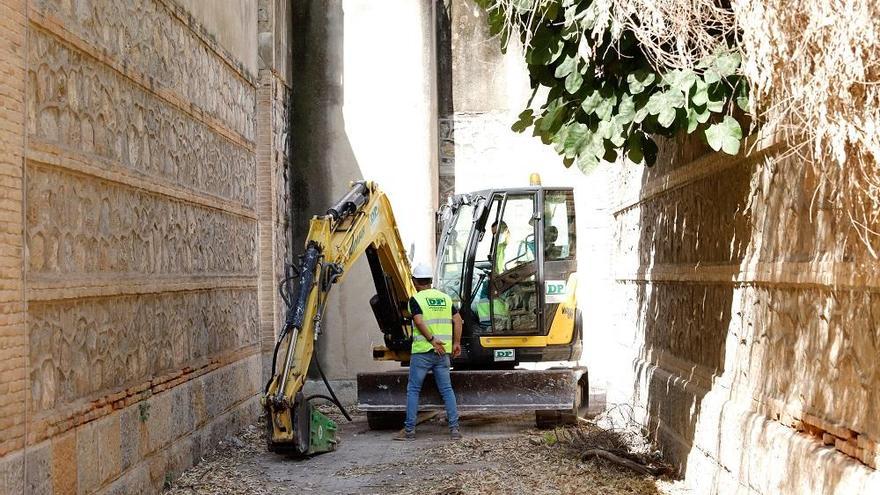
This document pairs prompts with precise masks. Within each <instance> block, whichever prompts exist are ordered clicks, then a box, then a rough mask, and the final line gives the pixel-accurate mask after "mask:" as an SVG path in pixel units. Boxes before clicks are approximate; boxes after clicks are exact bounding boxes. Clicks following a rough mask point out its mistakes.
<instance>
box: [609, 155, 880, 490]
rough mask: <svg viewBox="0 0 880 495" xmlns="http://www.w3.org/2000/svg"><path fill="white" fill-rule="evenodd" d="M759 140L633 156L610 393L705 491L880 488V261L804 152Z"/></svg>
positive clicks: (620, 234) (624, 189)
mask: <svg viewBox="0 0 880 495" xmlns="http://www.w3.org/2000/svg"><path fill="white" fill-rule="evenodd" d="M757 149H758V151H755V152H753V153H752V154H751V155H749V156H748V157H742V156H740V157H729V156H726V155H720V154H713V153H707V152H706V150H705V149H704V148H703V147H702V145H700V144H699V143H694V142H692V140H691V142H686V141H681V142H678V143H668V144H667V146H666V150H665V152H664V153H663V155H662V156H661V158H660V159H659V160H658V162H659V163H658V165H656V166H655V167H653V168H650V169H646V168H642V167H635V166H622V168H621V169H622V173H621V174H620V177H619V182H618V184H617V188H616V190H617V192H618V197H619V199H620V202H619V205H618V206H617V207H616V208H615V213H614V218H615V225H616V227H615V244H616V250H615V274H616V279H617V281H618V290H617V297H616V300H617V301H618V303H619V304H618V310H619V313H618V314H619V317H618V318H616V319H615V321H617V322H619V324H618V325H616V327H615V330H614V335H615V336H616V340H617V345H616V346H615V347H616V349H615V350H614V351H612V354H615V355H619V356H626V355H627V353H631V354H632V361H630V360H629V359H622V360H620V361H618V362H619V363H621V364H620V366H619V367H618V369H617V370H616V372H615V373H614V375H613V376H614V377H615V378H616V380H615V382H614V386H612V391H614V392H615V396H614V397H612V400H618V401H626V400H633V401H634V402H635V403H636V404H639V405H641V406H644V410H645V413H646V418H645V420H646V422H647V423H648V424H649V425H650V426H651V429H652V431H654V432H655V434H656V436H657V438H658V439H659V440H660V445H661V446H662V449H663V450H664V453H666V454H667V455H668V457H669V458H670V459H672V460H673V461H675V462H676V463H678V466H679V467H680V469H681V471H682V473H683V474H685V475H686V481H687V482H688V483H689V484H691V485H692V486H693V488H694V489H695V491H696V493H740V492H742V493H760V494H781V493H791V494H800V493H874V492H877V491H878V490H880V475H878V474H877V473H876V471H874V470H873V468H874V467H876V466H877V462H878V458H877V454H878V451H877V444H876V442H877V440H878V428H880V422H878V420H877V418H878V416H877V412H878V406H880V394H878V391H880V382H878V378H880V374H878V371H880V368H878V366H880V363H878V360H877V356H878V350H880V349H878V348H877V340H878V339H877V337H878V334H877V329H878V328H880V327H878V324H877V322H878V315H880V313H878V298H877V290H878V279H877V276H878V264H877V262H876V260H874V259H872V258H870V256H869V255H868V254H867V253H866V252H865V250H864V249H863V247H862V246H861V245H860V244H859V243H858V241H857V239H856V237H855V235H854V233H853V232H852V230H851V228H850V226H849V224H848V220H847V219H846V218H845V215H844V213H843V212H842V211H841V210H840V209H839V208H838V207H837V206H836V205H835V202H834V199H833V197H832V196H831V195H830V194H829V193H828V192H827V191H821V190H820V191H818V192H817V191H816V186H815V184H816V181H815V178H814V177H812V176H811V175H810V174H809V173H808V172H807V171H806V170H805V167H803V166H802V165H801V164H800V163H799V162H798V161H797V160H796V159H795V158H792V157H789V158H785V159H780V158H779V152H778V151H776V150H775V149H774V148H773V147H772V146H768V145H766V144H762V143H759V144H758V146H757ZM811 204H812V205H813V209H812V210H811ZM633 384H634V385H635V389H634V390H633V388H632V387H633Z"/></svg>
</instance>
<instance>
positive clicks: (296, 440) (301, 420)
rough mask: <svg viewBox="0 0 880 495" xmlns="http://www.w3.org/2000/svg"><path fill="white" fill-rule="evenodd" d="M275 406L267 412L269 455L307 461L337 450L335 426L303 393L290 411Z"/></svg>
mask: <svg viewBox="0 0 880 495" xmlns="http://www.w3.org/2000/svg"><path fill="white" fill-rule="evenodd" d="M264 400H265V399H264ZM275 406H276V407H267V408H266V409H267V413H268V414H267V417H266V447H267V448H268V449H269V451H270V452H276V453H279V454H285V455H290V456H293V457H307V456H310V455H314V454H320V453H322V452H330V451H332V450H336V444H337V443H338V440H337V439H336V423H335V422H333V420H331V419H330V418H328V417H327V416H325V415H324V414H322V413H321V412H320V411H318V410H317V409H315V407H314V406H313V405H312V404H310V403H309V401H308V400H306V399H305V398H304V397H303V395H302V393H298V394H297V395H296V398H295V399H294V403H293V407H291V408H289V409H287V408H285V407H284V405H281V404H277V405H275ZM273 416H274V420H273ZM277 439H283V441H277Z"/></svg>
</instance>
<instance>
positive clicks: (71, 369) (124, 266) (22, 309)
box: [0, 0, 290, 494]
mask: <svg viewBox="0 0 880 495" xmlns="http://www.w3.org/2000/svg"><path fill="white" fill-rule="evenodd" d="M271 3H272V4H273V5H276V4H277V5H282V4H283V2H275V1H273V2H271ZM224 4H228V5H227V6H228V7H229V8H217V9H213V10H212V9H204V8H201V6H200V5H199V4H198V3H193V2H186V1H181V2H175V1H173V0H139V1H136V2H133V1H122V0H110V1H102V2H68V1H64V0H31V1H30V2H23V1H17V0H0V112H2V113H0V191H2V195H0V280H2V282H0V378H2V380H0V493H22V492H24V493H40V494H43V493H78V494H85V493H150V492H156V491H158V490H160V489H161V487H162V485H163V483H164V482H165V481H166V478H167V477H169V476H172V475H173V474H174V473H177V472H179V471H180V470H182V469H185V468H186V467H188V466H190V465H192V464H193V463H195V462H197V461H198V460H199V459H200V457H201V456H202V454H203V453H204V452H206V451H207V450H209V449H210V448H212V446H214V445H216V443H217V441H219V440H220V439H222V438H224V437H225V436H227V435H229V434H230V433H232V432H234V431H236V430H237V429H239V428H240V427H241V426H243V425H245V424H248V423H250V422H253V421H254V420H255V419H256V417H257V415H258V414H259V404H258V399H257V393H258V391H259V390H260V389H261V388H262V381H263V377H262V374H261V370H262V366H263V363H262V362H263V359H262V355H261V350H264V349H265V348H266V347H270V346H271V342H272V341H274V333H273V327H274V326H275V322H277V321H278V320H279V318H280V317H281V316H280V315H281V313H282V312H281V311H280V309H279V307H278V305H277V299H276V298H277V296H276V294H275V291H274V284H275V283H276V281H277V279H278V278H279V274H280V273H281V268H280V267H281V266H282V264H283V260H284V258H285V256H287V254H286V246H287V240H286V238H285V236H286V235H287V234H286V232H287V227H288V224H289V219H288V217H289V214H288V208H287V206H286V205H287V199H286V198H287V197H289V195H287V194H286V191H287V190H288V186H287V185H286V182H285V181H286V180H287V179H286V178H285V177H284V167H285V164H286V163H287V160H289V153H290V148H289V147H285V146H284V145H282V144H280V143H284V142H285V141H289V140H288V139H287V138H286V137H285V134H286V133H287V132H288V125H287V121H288V119H287V115H286V112H287V111H288V105H287V103H286V102H287V101H288V98H287V96H286V95H287V90H286V88H287V87H288V86H287V85H289V82H288V80H282V79H281V78H280V77H279V76H277V75H274V76H273V71H272V67H270V66H268V65H265V64H264V62H263V61H261V60H258V56H257V54H258V44H259V36H258V29H259V27H260V26H258V1H257V0H242V1H240V2H232V3H230V2H224ZM197 7H198V8H197ZM233 7H234V8H233ZM282 23H283V22H282V21H279V24H282ZM287 24H289V22H288V23H287ZM285 26H286V27H289V26H287V25H285ZM279 29H284V27H282V28H279ZM278 53H280V54H281V55H282V56H283V55H284V52H283V50H282V51H279V52H278ZM263 69H267V70H268V71H267V72H264V71H263ZM273 77H274V78H273ZM267 286H271V287H273V289H272V291H271V292H268V293H267V292H265V291H264V290H263V289H264V287H267Z"/></svg>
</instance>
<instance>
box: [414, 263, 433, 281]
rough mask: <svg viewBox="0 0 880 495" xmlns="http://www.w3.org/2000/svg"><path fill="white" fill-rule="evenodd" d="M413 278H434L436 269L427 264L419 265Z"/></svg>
mask: <svg viewBox="0 0 880 495" xmlns="http://www.w3.org/2000/svg"><path fill="white" fill-rule="evenodd" d="M413 278H434V269H433V268H431V266H430V265H428V264H427V263H424V262H422V263H418V264H417V265H416V267H415V268H414V269H413Z"/></svg>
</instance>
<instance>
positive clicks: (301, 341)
mask: <svg viewBox="0 0 880 495" xmlns="http://www.w3.org/2000/svg"><path fill="white" fill-rule="evenodd" d="M305 244H306V245H305V248H306V249H305V253H304V254H303V255H302V256H301V257H300V259H299V264H298V267H297V268H296V270H295V273H294V274H293V275H292V276H290V277H288V280H294V281H296V282H297V284H296V286H295V288H290V287H289V286H288V291H287V294H286V299H287V302H288V314H287V318H286V319H285V323H284V326H283V327H282V329H281V332H280V333H279V335H278V340H277V342H276V344H275V349H274V352H273V357H272V377H271V378H270V379H269V381H268V383H267V384H266V389H265V394H264V396H263V407H264V409H265V412H266V419H267V444H268V446H269V449H270V450H272V451H277V452H283V453H288V454H293V455H297V456H305V455H311V454H315V453H319V452H324V451H327V450H333V448H335V444H336V439H335V429H336V425H335V423H333V422H332V421H331V420H329V419H328V418H326V417H325V416H324V415H323V414H321V413H320V412H318V411H317V410H316V409H315V408H314V407H312V405H311V404H310V403H309V399H310V398H309V397H304V396H303V393H302V388H303V385H304V384H305V380H306V374H307V372H308V369H309V365H310V364H311V362H312V355H313V353H314V349H315V347H314V346H315V341H316V340H317V339H318V337H319V336H320V335H321V332H322V322H323V317H324V312H325V310H326V308H327V301H328V297H329V294H330V289H331V288H332V286H333V285H334V284H336V283H339V282H342V281H343V280H344V278H345V276H346V274H347V273H348V271H349V270H350V268H351V266H352V265H353V264H354V262H355V261H356V260H357V259H358V258H360V256H361V255H362V254H366V255H367V259H368V261H369V264H370V272H371V274H372V276H373V281H374V283H375V285H376V295H375V296H373V298H372V299H371V300H370V304H371V306H372V308H373V312H374V314H375V316H376V320H377V321H378V323H379V327H380V329H381V330H382V332H383V334H384V340H385V346H384V348H382V349H383V350H382V352H384V353H386V354H387V355H388V356H391V358H393V359H404V360H408V352H409V347H410V343H411V342H412V326H411V323H410V320H409V318H407V316H408V314H406V311H407V309H406V302H407V301H408V300H409V298H410V297H411V296H412V295H413V294H415V288H414V286H413V284H412V279H411V270H410V264H409V260H408V259H407V257H406V251H405V250H404V247H403V242H402V241H401V239H400V234H399V232H398V230H397V224H396V222H395V219H394V213H393V212H392V210H391V204H390V203H389V201H388V198H387V197H386V196H385V194H384V193H382V192H381V191H380V190H379V188H378V187H377V185H376V184H375V183H373V182H366V181H360V182H355V183H353V184H352V187H351V189H350V190H349V191H348V193H346V194H345V196H343V197H342V199H340V200H339V201H338V202H337V203H336V204H335V205H334V206H333V207H332V208H330V209H328V210H327V213H326V214H325V215H320V216H315V217H313V218H312V220H311V222H310V225H309V234H308V237H307V239H306V243H305ZM374 352H375V351H374ZM279 358H280V362H279Z"/></svg>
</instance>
